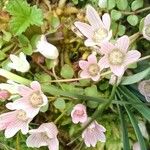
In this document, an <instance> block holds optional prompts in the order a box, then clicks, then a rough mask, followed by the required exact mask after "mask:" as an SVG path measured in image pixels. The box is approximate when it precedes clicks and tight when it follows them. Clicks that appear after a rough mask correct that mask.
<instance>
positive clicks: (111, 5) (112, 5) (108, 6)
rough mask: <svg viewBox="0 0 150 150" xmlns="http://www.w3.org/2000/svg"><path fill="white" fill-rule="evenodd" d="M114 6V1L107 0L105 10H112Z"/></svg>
mask: <svg viewBox="0 0 150 150" xmlns="http://www.w3.org/2000/svg"><path fill="white" fill-rule="evenodd" d="M115 6H116V1H115V0H108V2H107V8H108V9H109V10H110V9H113V8H114V7H115Z"/></svg>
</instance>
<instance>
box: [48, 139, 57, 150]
mask: <svg viewBox="0 0 150 150" xmlns="http://www.w3.org/2000/svg"><path fill="white" fill-rule="evenodd" d="M48 148H49V150H59V141H58V139H57V138H53V139H51V140H50V141H49V142H48Z"/></svg>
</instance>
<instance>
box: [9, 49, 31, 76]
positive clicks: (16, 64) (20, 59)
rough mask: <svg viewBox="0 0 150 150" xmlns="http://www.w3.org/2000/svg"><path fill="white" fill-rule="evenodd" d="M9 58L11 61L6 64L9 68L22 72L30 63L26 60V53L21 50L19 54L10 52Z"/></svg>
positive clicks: (27, 68)
mask: <svg viewBox="0 0 150 150" xmlns="http://www.w3.org/2000/svg"><path fill="white" fill-rule="evenodd" d="M10 60H11V61H12V62H11V63H9V64H8V66H9V67H10V68H12V69H15V70H17V71H20V72H22V73H25V72H28V71H29V69H30V64H29V62H28V61H27V60H26V55H25V54H24V53H23V52H21V53H20V54H19V56H16V55H13V54H10Z"/></svg>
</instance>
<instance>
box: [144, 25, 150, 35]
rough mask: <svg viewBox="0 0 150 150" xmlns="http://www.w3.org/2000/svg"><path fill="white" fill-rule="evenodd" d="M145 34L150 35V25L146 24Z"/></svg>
mask: <svg viewBox="0 0 150 150" xmlns="http://www.w3.org/2000/svg"><path fill="white" fill-rule="evenodd" d="M145 34H146V35H147V36H149V37H150V25H148V26H146V28H145Z"/></svg>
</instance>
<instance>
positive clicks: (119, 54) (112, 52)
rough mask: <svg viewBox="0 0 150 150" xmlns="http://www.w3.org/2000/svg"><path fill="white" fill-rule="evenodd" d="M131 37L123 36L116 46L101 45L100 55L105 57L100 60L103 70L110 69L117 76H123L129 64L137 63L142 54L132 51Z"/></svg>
mask: <svg viewBox="0 0 150 150" xmlns="http://www.w3.org/2000/svg"><path fill="white" fill-rule="evenodd" d="M128 48H129V37H128V36H126V35H125V36H122V37H121V38H119V39H118V40H117V42H116V44H115V45H113V44H111V43H109V42H105V43H103V44H102V45H101V49H100V53H102V54H104V56H103V57H102V58H101V59H100V61H99V64H100V65H101V68H109V67H110V69H111V71H112V72H113V73H114V74H115V75H116V76H122V75H123V74H124V72H125V70H126V69H127V67H128V65H129V64H132V63H134V62H136V61H137V60H138V59H139V58H140V56H141V53H140V52H138V51H137V50H130V51H128Z"/></svg>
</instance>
